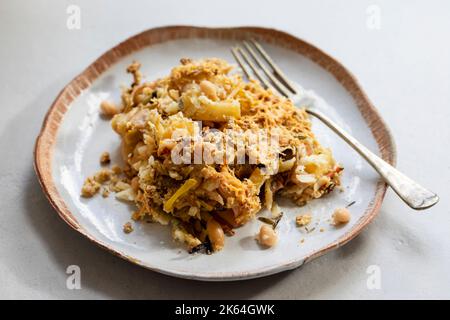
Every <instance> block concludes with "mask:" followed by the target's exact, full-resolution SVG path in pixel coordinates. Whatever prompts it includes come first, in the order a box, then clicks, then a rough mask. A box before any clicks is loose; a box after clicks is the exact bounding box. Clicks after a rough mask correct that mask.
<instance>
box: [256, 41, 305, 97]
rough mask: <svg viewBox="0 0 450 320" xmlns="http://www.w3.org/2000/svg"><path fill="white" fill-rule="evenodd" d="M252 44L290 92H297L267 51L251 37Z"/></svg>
mask: <svg viewBox="0 0 450 320" xmlns="http://www.w3.org/2000/svg"><path fill="white" fill-rule="evenodd" d="M251 42H252V44H253V45H254V46H255V48H256V50H258V52H259V53H260V54H261V56H262V57H263V58H264V59H265V60H266V62H267V64H268V65H269V66H270V67H271V68H272V69H273V71H274V72H275V74H276V75H277V76H278V78H280V80H281V81H282V82H283V83H284V84H285V85H286V86H287V87H288V88H289V90H291V91H292V93H294V94H297V90H296V89H295V86H294V85H293V84H292V83H291V82H290V81H289V80H288V77H286V75H285V74H284V72H283V71H281V69H280V68H279V67H278V66H277V64H276V63H275V62H273V60H272V58H271V57H270V56H269V55H268V54H267V52H266V51H265V50H264V49H263V48H262V46H261V45H260V44H259V43H258V42H257V41H256V40H254V39H251Z"/></svg>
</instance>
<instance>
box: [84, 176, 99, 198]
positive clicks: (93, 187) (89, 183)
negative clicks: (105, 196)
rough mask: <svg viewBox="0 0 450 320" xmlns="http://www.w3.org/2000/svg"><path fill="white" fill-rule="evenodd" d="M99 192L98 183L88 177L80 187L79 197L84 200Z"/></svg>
mask: <svg viewBox="0 0 450 320" xmlns="http://www.w3.org/2000/svg"><path fill="white" fill-rule="evenodd" d="M99 190H100V183H98V182H97V181H95V179H94V178H92V177H88V178H87V179H86V180H85V181H84V183H83V187H81V195H82V196H83V197H85V198H91V197H93V196H94V195H95V194H96V193H97V192H98V191H99Z"/></svg>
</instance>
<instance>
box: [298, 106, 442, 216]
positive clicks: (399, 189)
mask: <svg viewBox="0 0 450 320" xmlns="http://www.w3.org/2000/svg"><path fill="white" fill-rule="evenodd" d="M306 112H308V113H309V114H310V115H312V116H314V117H316V118H318V119H319V120H321V121H322V122H323V123H324V124H326V125H327V126H328V127H330V128H331V129H332V130H333V131H334V132H336V133H337V134H338V135H339V136H340V137H341V138H342V139H344V140H345V141H346V142H347V143H348V144H349V145H350V146H351V147H352V148H353V149H355V150H356V151H357V152H358V153H359V154H360V155H361V156H362V157H363V158H364V159H366V160H367V162H369V164H370V165H371V166H372V167H373V168H374V169H375V170H376V171H377V172H378V173H379V174H380V175H381V176H382V177H383V179H384V181H385V182H386V183H387V184H388V185H389V186H390V187H391V188H392V189H394V191H395V192H396V193H397V195H398V196H399V197H400V198H401V199H402V200H403V201H404V202H406V204H407V205H409V206H410V207H411V208H413V209H416V210H423V209H427V208H430V207H432V206H433V205H435V204H436V203H437V202H438V201H439V197H438V196H437V195H436V194H435V193H433V192H431V191H429V190H427V189H425V188H424V187H422V186H421V185H419V184H418V183H417V182H415V181H413V180H412V179H410V178H408V177H407V176H405V175H404V174H403V173H401V172H400V171H398V170H397V169H395V168H394V167H393V166H391V165H390V164H389V163H387V162H386V161H384V160H383V159H381V158H380V157H378V156H377V155H375V154H374V153H373V152H371V151H370V150H369V149H367V148H366V147H365V146H363V145H362V144H361V143H360V142H359V141H358V140H356V139H355V138H354V137H352V136H351V135H350V134H349V133H348V132H347V131H345V130H344V129H342V128H341V127H339V126H338V125H337V124H336V123H335V122H334V121H332V120H331V119H330V118H328V117H327V116H326V115H324V114H323V113H321V112H320V111H317V110H313V109H306Z"/></svg>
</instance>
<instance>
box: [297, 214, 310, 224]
mask: <svg viewBox="0 0 450 320" xmlns="http://www.w3.org/2000/svg"><path fill="white" fill-rule="evenodd" d="M310 222H311V215H310V214H301V215H298V216H297V217H296V218H295V223H296V224H297V227H304V226H306V225H308V224H309V223H310Z"/></svg>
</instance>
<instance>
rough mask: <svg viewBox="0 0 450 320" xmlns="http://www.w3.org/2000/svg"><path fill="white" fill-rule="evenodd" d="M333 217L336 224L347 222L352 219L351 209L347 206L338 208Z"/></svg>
mask: <svg viewBox="0 0 450 320" xmlns="http://www.w3.org/2000/svg"><path fill="white" fill-rule="evenodd" d="M332 218H333V223H334V225H339V224H345V223H347V222H349V221H350V211H349V210H348V209H347V208H337V209H336V210H334V213H333V216H332Z"/></svg>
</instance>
